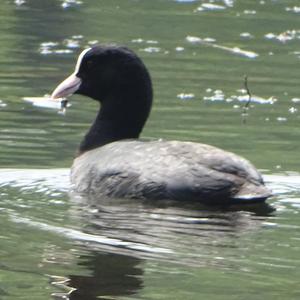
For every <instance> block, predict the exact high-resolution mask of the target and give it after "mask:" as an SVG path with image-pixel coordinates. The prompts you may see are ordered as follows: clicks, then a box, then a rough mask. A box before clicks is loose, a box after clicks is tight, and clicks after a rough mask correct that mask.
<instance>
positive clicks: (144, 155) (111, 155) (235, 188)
mask: <svg viewBox="0 0 300 300" xmlns="http://www.w3.org/2000/svg"><path fill="white" fill-rule="evenodd" d="M71 181H72V183H73V185H74V188H75V190H76V191H77V192H80V193H89V194H94V195H97V196H100V197H101V196H105V197H117V198H139V199H143V198H144V199H172V200H195V201H201V202H207V203H214V202H216V203H218V202H220V203H224V202H226V200H228V201H230V200H242V201H247V200H250V199H251V201H255V200H257V201H258V200H264V199H266V198H267V197H269V196H270V191H269V190H268V189H267V188H266V187H265V186H264V185H263V180H262V177H261V175H260V174H259V173H258V171H257V170H256V169H255V168H254V167H253V166H252V164H251V163H249V162H248V161H247V160H246V159H244V158H242V157H240V156H238V155H236V154H233V153H230V152H226V151H224V150H221V149H218V148H215V147H213V146H209V145H205V144H199V143H192V142H180V141H139V140H125V141H118V142H113V143H110V144H107V145H104V146H102V147H99V148H97V149H94V150H90V151H88V152H86V153H83V154H82V155H80V156H79V157H77V158H76V159H75V161H74V163H73V166H72V171H71Z"/></svg>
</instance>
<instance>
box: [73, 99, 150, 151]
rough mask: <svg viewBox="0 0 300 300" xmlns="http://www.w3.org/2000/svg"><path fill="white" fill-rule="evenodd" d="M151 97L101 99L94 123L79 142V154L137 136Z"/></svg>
mask: <svg viewBox="0 0 300 300" xmlns="http://www.w3.org/2000/svg"><path fill="white" fill-rule="evenodd" d="M151 96H152V95H151ZM151 99H152V97H151ZM151 99H150V101H149V99H146V100H147V101H141V100H140V99H137V100H136V101H135V100H134V99H131V101H124V99H122V100H121V101H118V100H117V99H107V101H103V103H102V105H101V109H100V110H99V112H98V114H97V117H96V119H95V121H94V123H93V124H92V126H91V128H90V129H89V131H88V133H87V134H86V135H85V137H84V139H83V141H82V142H81V144H80V147H79V154H82V153H83V152H86V151H89V150H92V149H95V148H97V147H101V146H103V145H105V144H108V143H112V142H115V141H119V140H124V139H136V138H138V137H139V135H140V133H141V131H142V129H143V127H144V124H145V122H146V120H147V118H148V115H149V112H150V109H151ZM122 103H123V105H122Z"/></svg>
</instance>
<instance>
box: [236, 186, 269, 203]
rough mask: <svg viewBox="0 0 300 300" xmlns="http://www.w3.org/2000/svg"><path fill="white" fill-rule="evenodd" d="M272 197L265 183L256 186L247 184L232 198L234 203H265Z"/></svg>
mask: <svg viewBox="0 0 300 300" xmlns="http://www.w3.org/2000/svg"><path fill="white" fill-rule="evenodd" d="M271 196H272V192H271V190H269V189H268V188H267V187H266V186H265V185H264V184H263V183H260V184H254V183H251V182H246V183H244V185H243V186H242V187H241V188H240V190H239V191H238V192H237V193H236V194H235V195H234V196H233V197H232V200H233V201H234V202H248V203H250V202H251V203H252V202H263V201H265V200H266V199H267V198H269V197H271Z"/></svg>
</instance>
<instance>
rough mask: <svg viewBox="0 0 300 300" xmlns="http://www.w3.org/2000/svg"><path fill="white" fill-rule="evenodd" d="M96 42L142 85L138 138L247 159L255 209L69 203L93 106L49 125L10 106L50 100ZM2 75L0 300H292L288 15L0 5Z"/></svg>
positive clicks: (242, 9)
mask: <svg viewBox="0 0 300 300" xmlns="http://www.w3.org/2000/svg"><path fill="white" fill-rule="evenodd" d="M97 41H98V42H101V43H111V42H114V43H118V44H123V45H126V46H128V47H130V48H132V49H133V50H135V51H136V52H137V53H138V54H139V56H140V57H142V58H143V60H144V61H145V63H146V65H147V66H148V68H149V70H150V72H151V75H152V78H153V83H154V89H155V103H154V107H153V110H152V114H151V117H150V119H149V121H148V122H147V125H146V127H145V129H144V131H143V137H145V138H165V139H178V140H191V141H197V142H204V143H208V144H212V145H215V146H219V147H221V148H224V149H226V150H230V151H234V152H236V153H238V154H240V155H242V156H244V157H246V158H248V159H249V160H251V161H252V162H253V163H254V164H255V165H256V166H257V167H258V168H259V169H260V170H262V173H263V174H264V176H265V179H266V182H267V185H268V186H269V187H270V188H272V189H273V191H274V194H275V195H274V197H273V198H272V199H270V200H269V201H268V205H265V206H258V207H251V208H243V209H241V208H239V207H237V208H232V209H228V210H225V211H224V210H218V209H207V208H203V207H201V206H199V205H195V204H184V205H180V204H178V203H161V204H150V203H141V202H137V201H127V200H126V201H125V200H115V201H107V200H105V199H103V201H101V202H100V203H94V202H93V201H92V200H90V199H82V198H79V197H78V196H76V195H72V194H69V193H68V189H69V180H68V168H69V166H70V165H71V163H72V159H73V157H74V153H75V150H76V147H77V145H78V143H79V141H80V139H81V137H82V136H83V134H84V132H85V131H86V130H87V128H88V127H89V124H90V123H91V121H92V120H93V118H94V115H95V110H96V109H97V105H96V103H94V102H93V101H91V100H89V99H86V98H83V97H80V96H74V97H72V99H71V103H72V106H71V107H70V108H69V109H68V110H67V113H66V115H61V114H58V113H57V111H56V110H53V109H46V108H41V107H37V106H33V105H31V104H30V103H26V102H24V101H23V100H22V98H23V97H37V96H42V95H44V94H46V93H49V92H51V91H52V89H53V88H54V87H55V86H56V85H57V83H59V82H60V81H61V80H62V79H63V78H65V77H66V76H67V75H68V74H69V73H70V72H71V71H72V70H73V68H74V65H75V61H76V58H77V55H78V54H79V53H80V52H81V51H82V49H84V48H85V47H86V46H88V45H92V44H93V43H95V42H97ZM0 65H1V68H0V168H1V169H0V228H1V229H0V245H1V246H0V299H5V300H6V299H51V298H55V299H89V300H91V299H202V298H205V299H212V300H217V299H272V300H273V299H299V297H300V288H299V277H300V231H299V227H300V221H299V212H300V173H299V172H300V165H299V150H298V149H299V146H300V140H299V118H300V117H299V116H300V115H299V113H300V112H299V110H300V91H299V67H300V3H298V1H296V0H293V1H288V0H286V1H280V0H278V1H276V0H273V1H271V0H261V1H256V0H245V1H244V0H243V1H242V0H240V1H238V0H235V1H234V0H232V1H230V0H223V1H217V0H215V1H192V0H190V1H179V0H178V1H172V0H169V1H168V0H151V1H147V0H140V1H138V0H113V1H104V0H103V1H102V0H89V1H88V0H82V2H80V1H76V0H74V1H72V0H65V1H63V0H61V1H60V0H15V1H13V0H3V1H1V3H0ZM245 75H247V76H248V87H249V89H250V91H251V94H252V102H251V105H250V108H249V110H248V111H247V115H246V116H244V117H243V111H244V110H243V107H244V105H245V101H247V99H248V97H247V94H246V91H245V86H244V76H245Z"/></svg>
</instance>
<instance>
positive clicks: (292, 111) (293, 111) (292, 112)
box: [289, 107, 298, 114]
mask: <svg viewBox="0 0 300 300" xmlns="http://www.w3.org/2000/svg"><path fill="white" fill-rule="evenodd" d="M297 111H298V109H297V108H295V107H290V108H289V112H290V113H291V114H294V113H296V112H297Z"/></svg>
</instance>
